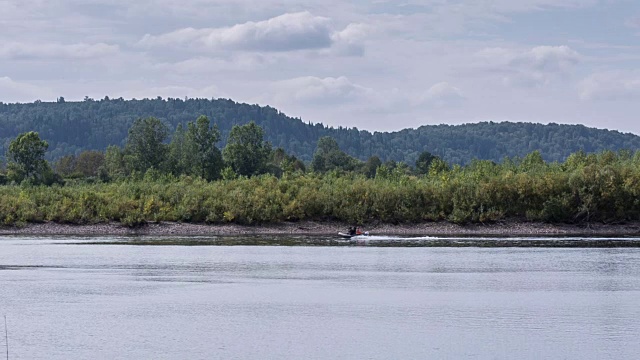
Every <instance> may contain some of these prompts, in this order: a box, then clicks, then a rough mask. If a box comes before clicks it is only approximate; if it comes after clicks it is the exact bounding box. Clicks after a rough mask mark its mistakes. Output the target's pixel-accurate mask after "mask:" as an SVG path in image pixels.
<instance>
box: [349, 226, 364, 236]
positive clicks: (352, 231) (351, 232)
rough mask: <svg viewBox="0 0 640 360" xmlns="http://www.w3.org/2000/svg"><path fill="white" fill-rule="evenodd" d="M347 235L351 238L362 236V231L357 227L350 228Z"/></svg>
mask: <svg viewBox="0 0 640 360" xmlns="http://www.w3.org/2000/svg"><path fill="white" fill-rule="evenodd" d="M349 235H351V236H355V235H362V230H360V228H359V227H356V226H352V227H350V228H349Z"/></svg>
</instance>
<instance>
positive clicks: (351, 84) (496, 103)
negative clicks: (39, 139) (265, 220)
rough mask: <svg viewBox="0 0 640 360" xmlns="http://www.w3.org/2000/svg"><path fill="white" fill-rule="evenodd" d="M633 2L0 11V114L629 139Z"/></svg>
mask: <svg viewBox="0 0 640 360" xmlns="http://www.w3.org/2000/svg"><path fill="white" fill-rule="evenodd" d="M638 65H640V1H637V0H413V1H412V0H398V1H385V0H371V1H364V0H340V1H337V0H322V1H319V0H313V1H312V0H295V1H294V0H260V1H258V0H181V1H175V0H136V1H130V0H0V101H3V102H30V101H33V100H37V99H40V100H43V101H51V100H54V99H56V98H57V97H59V96H64V97H65V98H66V99H67V100H81V99H83V98H84V97H85V96H89V97H92V98H95V99H100V98H103V97H104V96H105V95H107V96H109V97H124V98H127V99H128V98H138V99H140V98H145V97H148V98H153V97H156V96H162V97H165V98H166V97H180V98H182V97H185V96H188V97H205V98H220V97H223V98H231V99H233V100H236V101H239V102H248V103H257V104H261V105H271V106H274V107H276V108H278V109H279V110H281V111H283V112H284V113H286V114H287V115H290V116H294V117H300V118H302V119H303V120H305V121H311V122H314V123H315V122H322V123H324V124H326V125H332V126H340V125H342V126H348V127H357V128H359V129H367V130H378V131H390V130H399V129H402V128H407V127H418V126H421V125H427V124H441V123H449V124H460V123H468V122H478V121H488V120H493V121H503V120H509V121H528V122H540V123H549V122H556V123H574V124H575V123H581V124H585V125H587V126H593V127H598V128H609V129H617V130H621V131H624V132H633V133H635V134H640V116H638V113H640V66H638Z"/></svg>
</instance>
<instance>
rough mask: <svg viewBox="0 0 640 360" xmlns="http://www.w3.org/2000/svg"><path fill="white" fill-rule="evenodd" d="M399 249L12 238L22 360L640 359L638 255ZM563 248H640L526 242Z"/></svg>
mask: <svg viewBox="0 0 640 360" xmlns="http://www.w3.org/2000/svg"><path fill="white" fill-rule="evenodd" d="M398 239H399V238H390V239H383V238H369V239H367V240H368V242H365V243H363V244H358V243H357V242H355V243H354V242H353V241H354V240H356V239H352V240H347V241H341V240H337V239H333V238H327V237H268V236H262V237H259V236H258V237H233V238H220V237H218V238H204V237H202V238H150V237H149V238H147V237H142V238H114V237H100V238H86V237H54V238H46V237H40V238H37V237H32V238H27V237H0V316H1V315H4V314H7V319H8V325H9V343H10V346H11V359H86V358H95V357H98V358H121V359H130V358H144V359H148V358H153V359H185V358H188V359H270V358H275V359H301V358H304V359H327V358H331V359H335V358H337V359H354V358H355V359H396V358H397V359H425V358H451V359H459V358H475V359H514V358H517V359H542V358H580V359H636V358H637V357H638V354H640V344H639V342H638V341H636V340H637V334H638V333H639V331H640V321H639V320H640V309H639V308H638V306H637V304H638V302H639V301H640V266H639V265H640V249H637V248H590V247H587V248H573V247H571V248H553V247H545V248H538V247H534V248H521V247H505V248H501V247H484V246H489V245H481V246H474V247H467V246H468V245H467V246H465V247H432V246H433V245H421V246H417V247H402V246H400V247H390V245H382V246H381V245H378V244H376V242H385V241H387V242H388V243H389V244H391V243H396V244H400V245H402V242H403V241H409V242H411V241H413V242H415V243H418V242H421V243H422V244H426V243H428V242H430V241H432V242H433V241H450V242H460V241H462V242H471V241H484V242H486V243H489V242H491V241H493V242H494V243H496V242H497V241H506V240H507V239H491V238H484V239H483V238H473V239H468V238H466V239H465V238H450V239H443V238H439V239H434V238H411V239H406V240H402V239H400V240H398ZM558 240H560V241H564V242H572V243H573V244H577V243H596V244H598V243H601V244H602V243H604V242H605V241H607V242H609V243H610V244H611V241H626V242H634V241H637V239H633V238H630V239H622V240H621V239H581V238H568V239H567V238H564V239H545V238H538V239H531V238H520V239H512V241H513V243H524V242H529V243H536V242H541V241H546V242H549V241H558ZM149 243H151V244H162V245H166V246H130V245H131V244H149ZM96 244H99V245H96ZM106 244H110V245H108V246H105V245H106ZM267 244H268V245H280V246H246V245H267ZM334 244H335V245H349V246H327V245H334ZM476 244H477V243H476ZM180 245H194V246H180ZM198 245H218V246H198ZM229 245H236V246H229ZM283 245H306V246H283ZM313 245H321V246H313ZM360 245H366V246H360ZM494 246H495V245H494ZM0 338H2V339H1V340H0V350H3V349H4V338H3V337H1V336H0ZM0 353H1V352H0Z"/></svg>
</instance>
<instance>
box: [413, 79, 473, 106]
mask: <svg viewBox="0 0 640 360" xmlns="http://www.w3.org/2000/svg"><path fill="white" fill-rule="evenodd" d="M464 100H465V97H464V95H463V94H462V91H461V90H460V89H459V88H457V87H455V86H453V85H451V84H449V83H448V82H440V83H437V84H435V85H433V86H431V87H430V88H429V89H428V90H427V91H426V92H425V93H424V94H422V95H421V96H419V97H418V98H417V101H416V102H414V103H415V105H423V104H425V105H435V106H439V107H444V106H450V105H455V104H460V103H461V102H462V101H464Z"/></svg>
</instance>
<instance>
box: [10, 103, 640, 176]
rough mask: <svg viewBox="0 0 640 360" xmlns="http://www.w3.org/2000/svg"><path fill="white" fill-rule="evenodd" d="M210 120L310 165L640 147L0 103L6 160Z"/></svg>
mask: <svg viewBox="0 0 640 360" xmlns="http://www.w3.org/2000/svg"><path fill="white" fill-rule="evenodd" d="M199 115H205V116H207V117H208V118H209V119H211V121H212V123H214V124H216V126H217V127H218V129H219V131H220V143H219V146H220V147H221V148H222V147H224V146H225V145H226V141H227V139H228V137H229V133H230V132H231V129H232V127H233V126H234V125H243V124H248V123H249V122H251V121H254V122H255V123H256V124H257V125H258V126H259V127H261V128H262V129H263V130H264V134H265V140H267V141H268V142H270V143H271V145H272V146H273V147H274V148H282V149H284V151H285V152H286V153H287V154H291V155H293V156H295V157H297V158H298V159H300V160H302V161H303V162H305V163H309V162H310V161H311V160H312V159H313V154H314V151H315V150H316V145H317V142H318V140H319V139H320V138H322V137H325V136H328V137H331V138H333V139H335V140H336V141H337V143H338V145H339V147H340V149H342V150H343V151H344V152H346V153H347V154H349V155H351V156H354V157H356V158H358V159H360V160H366V159H369V158H370V157H372V156H376V157H378V158H379V159H381V160H382V161H388V160H393V161H397V162H404V163H406V164H415V162H416V160H418V157H419V155H420V154H421V153H423V152H425V151H428V152H430V153H432V154H434V155H437V156H439V157H440V158H441V159H443V160H445V161H446V162H447V163H449V164H469V163H471V161H472V160H473V159H483V160H492V161H495V162H500V161H502V160H503V159H504V158H505V157H510V158H514V157H524V156H526V155H527V154H529V153H531V152H533V151H539V152H540V154H541V155H542V158H543V159H544V160H545V161H548V162H553V161H564V160H565V159H566V158H567V157H568V156H569V155H570V154H571V153H574V152H577V151H584V152H586V153H595V152H601V151H604V150H613V151H617V150H620V149H629V150H636V149H640V137H638V136H636V135H633V134H623V133H620V132H617V131H609V130H600V129H593V128H587V127H585V126H582V125H558V124H549V125H541V124H532V123H508V122H502V123H493V122H484V123H478V124H465V125H458V126H452V125H430V126H422V127H419V128H417V129H405V130H402V131H398V132H390V133H389V132H374V133H371V132H368V131H362V130H358V129H356V128H343V127H339V128H332V127H327V126H325V125H322V124H310V123H305V122H303V121H302V120H301V119H296V118H291V117H288V116H286V115H285V114H283V113H282V112H280V111H278V110H277V109H274V108H272V107H269V106H266V107H263V106H258V105H249V104H241V103H236V102H234V101H232V100H226V99H217V100H208V99H173V98H169V99H162V98H156V99H143V100H124V99H122V98H120V99H109V98H107V97H106V98H104V99H102V100H94V99H91V98H86V99H85V101H81V102H68V101H64V99H63V98H60V99H58V101H57V102H55V103H50V102H41V101H36V102H35V103H29V104H5V103H1V102H0V154H3V155H4V154H5V153H6V151H7V149H8V146H9V143H10V141H11V140H13V139H14V138H15V137H16V136H17V135H18V134H20V133H24V132H28V131H35V132H37V133H39V135H40V137H41V138H42V139H46V140H47V142H48V144H49V147H48V150H47V152H46V158H47V159H48V160H52V161H53V160H57V159H60V158H62V157H63V156H65V155H79V154H80V153H82V152H83V151H85V150H98V151H101V152H102V151H105V150H106V148H107V147H108V146H109V145H116V146H119V147H122V146H124V145H125V142H126V138H127V135H128V130H129V128H130V127H131V125H132V124H133V122H134V120H136V119H140V118H147V117H155V118H158V119H160V120H161V121H162V122H163V123H164V124H165V125H166V126H167V127H168V129H169V133H171V134H173V133H174V132H175V130H176V129H177V128H178V125H179V124H182V126H186V123H187V122H189V121H193V120H194V119H196V118H197V117H198V116H199Z"/></svg>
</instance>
